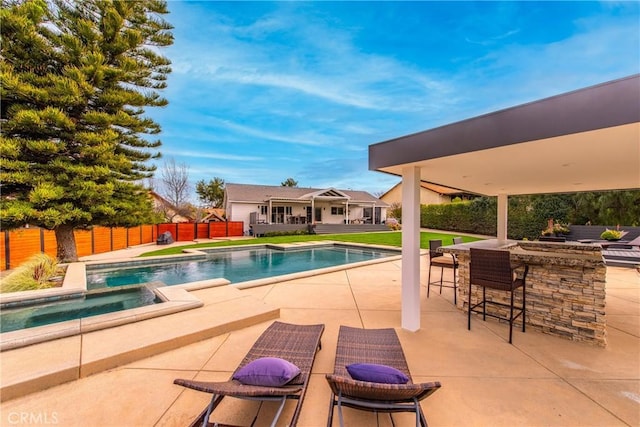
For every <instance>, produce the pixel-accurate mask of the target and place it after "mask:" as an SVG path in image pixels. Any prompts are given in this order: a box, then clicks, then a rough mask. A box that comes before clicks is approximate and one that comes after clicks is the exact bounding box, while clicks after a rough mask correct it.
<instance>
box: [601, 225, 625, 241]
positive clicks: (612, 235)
mask: <svg viewBox="0 0 640 427" xmlns="http://www.w3.org/2000/svg"><path fill="white" fill-rule="evenodd" d="M623 235H624V233H623V232H622V231H618V230H609V229H608V228H607V229H606V230H604V231H603V232H602V234H601V235H600V238H601V239H604V240H619V239H621V238H622V236H623Z"/></svg>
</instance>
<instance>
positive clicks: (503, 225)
mask: <svg viewBox="0 0 640 427" xmlns="http://www.w3.org/2000/svg"><path fill="white" fill-rule="evenodd" d="M508 207H509V197H508V196H507V195H506V194H498V236H497V237H498V240H499V241H505V240H507V215H508V212H507V211H508Z"/></svg>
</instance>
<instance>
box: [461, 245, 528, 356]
mask: <svg viewBox="0 0 640 427" xmlns="http://www.w3.org/2000/svg"><path fill="white" fill-rule="evenodd" d="M519 267H521V266H520V265H518V266H512V265H511V260H510V253H509V251H505V250H495V249H479V248H471V261H470V264H469V311H468V325H467V328H468V329H469V330H471V312H474V313H482V320H486V319H487V316H491V317H495V318H497V319H502V320H507V321H508V322H509V344H511V342H512V337H513V321H514V320H515V319H517V318H518V317H519V316H520V315H522V332H524V329H525V315H526V295H527V293H526V292H525V288H526V286H525V281H526V278H527V273H528V272H529V266H528V265H524V273H523V275H522V278H518V277H516V274H515V270H516V269H517V268H519ZM472 286H480V287H482V300H481V301H480V302H478V303H476V304H475V305H471V293H472V292H471V287H472ZM487 288H490V289H497V290H502V291H506V292H509V294H510V297H511V302H510V304H505V303H502V302H498V301H490V300H489V301H487V298H486V289H487ZM518 288H522V306H519V307H518V306H514V303H513V301H514V293H515V290H516V289H518ZM487 304H492V305H494V306H501V307H507V308H509V317H508V318H507V317H503V316H500V315H497V314H493V313H487ZM478 306H482V309H481V310H480V309H476V308H477V307H478ZM514 310H515V311H517V314H516V315H515V316H514Z"/></svg>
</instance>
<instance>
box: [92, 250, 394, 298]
mask: <svg viewBox="0 0 640 427" xmlns="http://www.w3.org/2000/svg"><path fill="white" fill-rule="evenodd" d="M393 255H398V253H397V252H385V251H379V250H369V249H362V248H351V247H342V246H336V247H334V246H326V247H318V248H311V249H309V248H305V249H295V250H291V249H289V250H286V251H285V250H278V249H269V248H257V249H244V250H232V251H229V250H226V251H224V252H219V251H215V252H210V253H209V254H208V255H207V258H206V259H198V260H191V261H182V262H175V263H162V264H155V265H146V266H143V267H133V268H121V269H113V268H111V269H110V270H106V271H101V270H93V269H92V270H88V271H87V287H88V288H89V289H93V288H98V287H105V286H107V287H111V286H122V285H131V284H138V283H148V282H155V281H159V282H162V283H164V284H166V285H176V284H181V283H188V282H196V281H200V280H206V279H216V278H225V279H227V280H229V281H231V282H232V283H239V282H245V281H248V280H254V279H262V278H265V277H274V276H282V275H284V274H290V273H297V272H301V271H308V270H317V269H320V268H325V267H333V266H336V265H344V264H352V263H355V262H360V261H368V260H373V259H377V258H383V257H388V256H393Z"/></svg>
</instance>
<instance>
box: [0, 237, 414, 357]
mask: <svg viewBox="0 0 640 427" xmlns="http://www.w3.org/2000/svg"><path fill="white" fill-rule="evenodd" d="M323 246H337V247H358V248H366V249H378V250H384V251H394V252H400V249H398V248H397V247H393V246H384V245H369V244H362V243H350V242H339V241H333V240H323V241H314V242H295V243H283V244H274V243H262V244H250V245H239V246H222V247H219V248H205V249H207V251H203V250H200V249H184V250H183V252H184V253H183V254H178V255H161V256H153V257H142V258H136V259H128V260H115V261H83V262H74V263H70V264H69V265H68V267H67V272H66V274H65V278H64V281H63V284H62V287H61V288H52V289H43V290H34V291H22V292H14V293H11V294H7V295H0V305H5V304H7V305H11V304H16V303H18V301H25V300H26V301H30V302H37V301H43V302H47V301H53V300H55V299H64V298H73V297H75V298H80V297H83V296H84V294H85V293H86V292H87V274H86V271H87V266H89V267H91V266H100V265H105V266H109V267H114V266H123V267H126V266H135V265H138V264H148V263H149V262H153V261H162V262H165V261H166V262H170V261H171V260H174V261H175V260H176V259H199V258H202V257H203V256H204V257H206V256H207V254H208V253H211V252H223V251H229V250H246V249H248V248H257V247H261V248H262V247H265V248H275V249H280V250H284V251H286V250H293V249H304V248H309V247H323ZM401 258H402V257H401V255H392V256H388V257H384V258H377V259H373V260H367V261H360V262H355V263H349V264H342V265H337V266H333V267H325V268H320V269H315V270H307V271H301V272H297V273H290V274H285V275H280V276H274V277H267V278H262V279H255V280H249V281H244V282H239V283H231V282H230V281H229V280H227V279H224V278H213V279H206V280H200V281H196V282H188V283H184V284H180V285H171V286H160V287H156V288H155V289H153V291H154V293H155V294H156V296H157V297H158V298H159V299H160V300H162V301H163V302H162V303H159V304H153V305H148V306H143V307H137V308H132V309H128V310H121V311H116V312H112V313H106V314H100V315H96V316H90V317H84V318H80V319H75V320H68V321H64V322H57V323H53V324H50V325H44V326H37V327H33V328H27V329H20V330H16V331H10V332H3V333H0V353H1V352H4V351H7V350H13V349H16V348H21V347H26V346H29V345H33V344H38V343H42V342H46V341H52V340H56V339H60V338H65V337H71V336H75V335H82V334H84V333H89V332H93V331H98V330H102V329H107V328H112V327H116V326H120V325H125V324H129V323H134V322H140V321H144V320H148V319H153V318H156V317H161V316H165V315H168V314H173V313H178V312H181V311H185V310H191V309H195V308H199V307H202V306H203V302H202V301H200V300H199V299H198V298H196V297H195V296H194V295H192V294H191V293H190V292H191V291H195V290H200V289H207V288H211V287H217V286H232V287H234V288H236V289H240V290H242V289H248V288H253V287H257V286H265V285H269V284H272V283H276V282H283V281H288V280H294V279H298V278H303V277H312V276H316V275H320V274H326V273H331V272H335V271H341V270H345V269H348V268H356V267H361V266H365V265H372V264H377V263H382V262H389V261H393V260H398V259H401Z"/></svg>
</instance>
